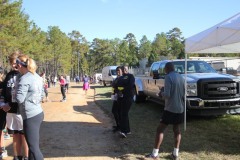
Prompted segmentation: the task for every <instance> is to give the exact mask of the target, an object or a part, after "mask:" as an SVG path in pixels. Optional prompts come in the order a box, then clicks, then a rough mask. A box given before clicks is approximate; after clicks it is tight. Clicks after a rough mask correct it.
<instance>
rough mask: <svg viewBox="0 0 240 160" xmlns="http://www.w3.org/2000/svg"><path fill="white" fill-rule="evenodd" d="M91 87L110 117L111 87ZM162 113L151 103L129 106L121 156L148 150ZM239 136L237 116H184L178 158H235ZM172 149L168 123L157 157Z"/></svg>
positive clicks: (239, 154) (239, 149) (134, 156)
mask: <svg viewBox="0 0 240 160" xmlns="http://www.w3.org/2000/svg"><path fill="white" fill-rule="evenodd" d="M93 87H94V88H95V102H96V103H97V104H98V105H99V106H101V108H102V109H103V110H104V111H105V112H106V113H107V114H108V115H109V116H111V117H112V113H111V109H112V101H111V99H110V95H111V87H102V86H93ZM162 112H163V108H162V107H161V106H160V105H158V104H155V103H152V102H145V103H140V104H133V105H132V107H131V109H130V112H129V117H130V127H131V132H132V135H130V136H128V138H126V139H122V140H120V141H119V148H120V150H121V152H122V153H123V158H122V159H129V160H133V159H141V158H142V157H143V156H144V155H145V154H147V153H149V152H151V151H152V148H153V144H154V137H155V133H156V129H157V126H158V124H159V120H160V117H161V115H162ZM113 122H114V120H113ZM182 128H183V126H182ZM239 135H240V115H224V116H219V117H187V130H186V131H183V130H182V142H181V146H180V158H181V159H184V160H206V159H207V160H216V159H217V160H239V159H240V140H239V139H240V138H239ZM172 150H173V133H172V126H169V127H168V129H167V130H166V132H165V137H164V140H163V143H162V146H161V148H160V153H161V154H160V158H161V159H169V153H170V152H172Z"/></svg>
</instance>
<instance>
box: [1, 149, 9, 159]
mask: <svg viewBox="0 0 240 160" xmlns="http://www.w3.org/2000/svg"><path fill="white" fill-rule="evenodd" d="M6 157H8V154H7V150H2V153H0V160H2V159H3V158H6ZM1 158H2V159H1Z"/></svg>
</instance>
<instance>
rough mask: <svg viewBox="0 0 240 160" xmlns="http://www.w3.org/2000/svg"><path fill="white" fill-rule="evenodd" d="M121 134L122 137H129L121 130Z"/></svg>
mask: <svg viewBox="0 0 240 160" xmlns="http://www.w3.org/2000/svg"><path fill="white" fill-rule="evenodd" d="M119 134H120V136H121V137H122V138H127V135H126V134H125V133H123V132H119Z"/></svg>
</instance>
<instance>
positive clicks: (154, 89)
mask: <svg viewBox="0 0 240 160" xmlns="http://www.w3.org/2000/svg"><path fill="white" fill-rule="evenodd" d="M165 64H166V63H159V64H158V65H157V66H155V67H154V68H153V70H155V72H156V70H157V73H158V74H159V76H158V78H155V79H154V78H152V79H150V81H149V89H148V90H149V95H150V96H151V97H154V98H159V97H158V96H157V95H156V94H157V93H158V92H159V89H160V88H162V87H163V86H164V75H165V72H164V67H165ZM152 77H154V76H152Z"/></svg>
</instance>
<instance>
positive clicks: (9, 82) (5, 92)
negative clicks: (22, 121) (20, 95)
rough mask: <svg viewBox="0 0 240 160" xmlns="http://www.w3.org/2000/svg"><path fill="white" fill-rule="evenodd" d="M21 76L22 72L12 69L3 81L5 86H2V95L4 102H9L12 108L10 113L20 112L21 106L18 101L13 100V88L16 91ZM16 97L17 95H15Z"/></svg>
mask: <svg viewBox="0 0 240 160" xmlns="http://www.w3.org/2000/svg"><path fill="white" fill-rule="evenodd" d="M19 77H20V73H19V72H18V71H10V72H9V73H8V74H7V75H6V78H5V80H4V81H3V86H2V87H3V88H2V94H1V95H2V96H3V98H4V102H5V103H8V104H9V106H10V107H11V109H10V110H9V111H8V113H18V114H19V107H18V104H17V102H12V100H13V97H12V90H13V89H14V90H15V91H16V88H15V87H17V84H18V80H19ZM15 98H16V97H15Z"/></svg>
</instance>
